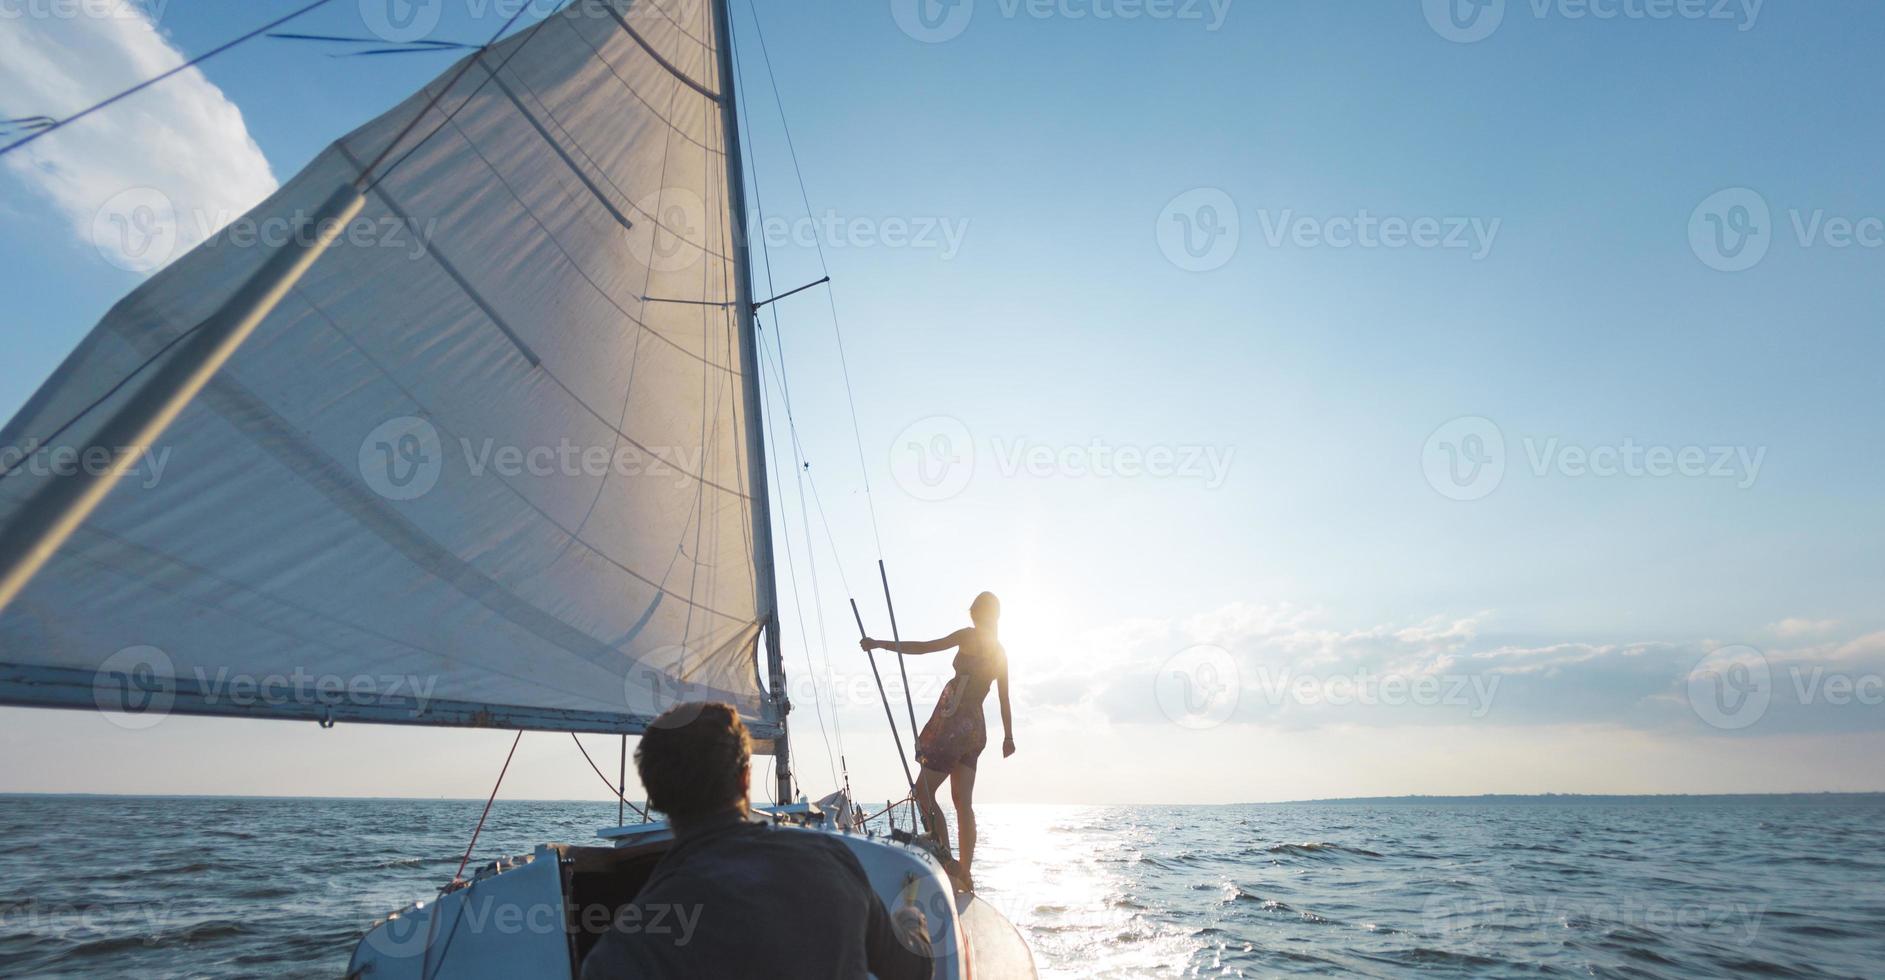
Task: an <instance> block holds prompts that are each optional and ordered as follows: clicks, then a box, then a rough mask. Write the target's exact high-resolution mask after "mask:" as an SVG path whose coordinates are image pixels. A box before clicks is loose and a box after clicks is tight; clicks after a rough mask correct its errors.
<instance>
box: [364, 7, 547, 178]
mask: <svg viewBox="0 0 1885 980" xmlns="http://www.w3.org/2000/svg"><path fill="white" fill-rule="evenodd" d="M528 9H530V4H527V3H524V4H518V5H517V10H516V12H514V13H512V14H511V15H510V18H509V19H508V20H506V21H504V23H503V25H502V26H500V27H499V28H498V29H497V31H496V32H495V33H493V34H492V35H491V39H490V40H489V41H486V42H484V46H483V47H480V48H479V49H478V50H476V51H473V52H472V53H471V54H470V55H468V56H466V58H465V60H464V61H463V63H461V64H460V65H459V66H458V70H457V71H456V72H453V73H452V77H451V79H450V80H449V81H447V82H446V83H445V85H444V86H443V87H441V88H440V89H439V90H438V92H437V93H435V94H434V95H432V96H431V97H430V98H428V99H427V100H426V103H425V106H424V107H423V108H421V109H420V110H419V111H418V113H417V114H415V115H414V116H413V117H412V120H411V121H410V122H408V123H406V125H405V127H404V128H402V129H401V130H400V131H399V133H398V134H397V135H395V136H394V137H393V138H392V140H391V141H390V142H388V143H387V144H386V146H384V147H383V148H381V150H380V153H379V155H378V156H376V157H374V158H373V160H372V161H371V162H369V163H368V164H367V165H366V166H365V167H362V168H360V174H359V176H357V177H355V178H354V186H355V187H357V188H359V189H360V191H361V192H362V193H365V192H367V191H370V190H373V189H374V188H377V187H378V186H379V185H380V183H381V182H382V181H384V180H385V179H386V178H388V177H390V176H392V173H393V171H395V170H397V169H399V165H400V164H402V163H405V162H406V161H407V160H408V159H411V157H412V155H413V154H414V153H417V152H418V151H419V148H420V147H422V146H424V145H425V144H426V143H428V142H430V141H431V139H432V137H434V136H437V135H438V134H439V133H440V131H442V130H444V128H445V127H446V125H447V124H449V123H450V122H451V121H452V120H454V119H456V118H458V114H459V113H460V112H462V111H464V108H465V107H466V106H468V105H470V104H471V100H472V99H475V98H477V97H478V93H480V92H482V91H484V87H485V86H486V85H489V84H491V79H493V78H496V77H497V72H498V71H502V70H503V69H504V67H505V66H506V65H509V64H510V63H511V59H512V58H515V57H517V55H518V54H519V53H521V52H522V51H523V50H524V47H525V45H528V44H529V43H530V41H531V38H534V37H536V36H537V28H539V27H542V26H543V25H544V24H546V23H548V22H549V17H546V18H544V19H543V20H541V21H538V22H537V23H536V24H534V25H532V26H531V28H530V30H529V31H528V32H527V33H528V34H529V35H530V36H529V37H526V38H524V40H523V41H522V42H521V43H519V44H518V45H517V47H515V48H513V49H511V53H510V54H507V55H505V56H504V61H503V62H502V63H501V64H499V65H498V66H497V69H495V70H492V69H491V68H490V66H489V65H486V66H485V68H486V70H487V71H488V72H489V74H488V75H486V76H485V79H484V81H482V82H479V83H478V87H477V88H474V89H472V90H471V94H469V95H467V96H465V101H463V102H460V103H458V108H456V109H453V110H452V111H451V112H449V113H447V114H446V116H445V121H444V122H442V123H439V124H438V125H437V126H434V127H433V128H432V131H431V132H429V133H427V134H425V135H424V136H422V137H420V138H419V141H418V142H416V143H414V144H412V148H411V149H408V150H407V151H406V152H404V153H402V154H400V155H399V159H397V160H394V161H393V162H392V163H391V164H389V165H388V166H387V168H386V170H385V171H384V172H382V173H381V174H380V175H379V176H378V177H375V178H373V179H372V180H368V179H367V178H368V177H369V176H370V175H371V174H372V173H373V170H374V168H375V167H378V166H379V165H380V164H382V163H385V162H386V158H387V157H389V156H391V155H392V153H393V151H394V150H396V149H398V148H399V143H400V141H401V140H404V139H405V138H406V137H407V136H408V135H410V134H411V133H412V131H413V130H414V129H416V128H418V126H419V121H420V120H422V119H424V118H425V117H426V116H428V115H431V114H432V110H433V109H435V108H438V104H439V100H441V99H443V98H445V96H446V94H447V93H449V92H450V91H451V90H452V87H453V86H455V85H457V84H458V81H459V79H462V78H464V77H465V73H466V72H468V71H470V70H471V66H472V64H473V63H478V64H483V60H484V53H485V52H486V51H489V50H490V49H491V46H492V45H494V44H496V43H497V40H498V38H500V37H503V36H504V32H505V31H508V30H510V29H511V25H512V24H515V23H517V18H519V17H522V16H523V15H524V11H526V10H528ZM561 13H562V10H561V9H560V8H559V9H558V10H556V11H554V12H552V13H551V14H550V15H549V16H550V17H556V16H559V15H560V14H561Z"/></svg>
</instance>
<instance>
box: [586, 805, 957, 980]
mask: <svg viewBox="0 0 1885 980" xmlns="http://www.w3.org/2000/svg"><path fill="white" fill-rule="evenodd" d="M931 965H932V964H931V962H930V960H929V958H928V957H926V956H924V955H922V954H920V953H918V952H916V951H914V950H911V949H909V948H907V947H905V946H904V945H903V944H902V943H901V942H899V941H898V940H897V937H896V933H895V931H894V930H893V928H892V926H891V921H890V916H889V914H888V913H886V912H885V911H884V906H883V903H882V902H880V901H878V898H877V893H876V892H874V891H872V890H871V886H870V881H869V879H868V878H867V877H865V874H864V866H863V865H862V864H860V863H858V860H857V856H856V855H855V854H852V853H851V849H850V848H848V847H846V846H845V845H844V843H843V842H841V841H838V840H835V839H832V838H830V837H828V836H826V835H824V834H818V833H807V832H795V831H788V830H780V829H777V828H775V827H773V826H771V825H770V824H766V823H756V822H751V821H749V820H748V819H746V818H745V817H743V816H741V815H739V814H736V813H732V812H729V813H727V814H726V815H724V816H722V817H716V818H711V819H710V820H708V821H707V822H706V823H704V824H703V825H701V826H698V827H693V828H689V830H688V832H687V833H686V834H684V835H682V836H681V837H680V838H679V839H678V840H677V841H676V842H675V844H674V846H673V847H671V848H670V849H669V850H668V852H667V854H666V855H664V856H663V857H662V858H661V862H660V863H659V864H657V865H656V866H655V870H654V872H653V873H652V874H651V875H650V876H649V878H648V883H647V884H646V885H644V886H643V887H642V890H641V892H640V894H638V895H636V896H635V901H634V902H633V903H631V904H630V905H628V906H625V907H624V908H623V909H622V910H621V913H620V914H618V915H617V916H616V917H615V920H614V922H613V924H612V926H611V928H610V930H609V932H608V933H607V934H606V935H604V936H603V937H602V938H601V939H600V940H598V941H597V943H596V946H595V948H594V949H593V950H591V951H590V953H589V956H588V958H587V959H585V960H584V961H583V969H582V977H583V980H630V978H635V980H640V978H648V977H688V978H693V977H701V978H711V980H723V978H724V980H739V978H744V977H766V978H781V980H790V978H798V977H803V978H806V980H863V978H864V977H865V975H866V973H867V972H868V973H872V974H875V975H876V976H877V977H878V978H879V980H906V978H907V980H914V978H922V977H929V976H931V975H932V970H931Z"/></svg>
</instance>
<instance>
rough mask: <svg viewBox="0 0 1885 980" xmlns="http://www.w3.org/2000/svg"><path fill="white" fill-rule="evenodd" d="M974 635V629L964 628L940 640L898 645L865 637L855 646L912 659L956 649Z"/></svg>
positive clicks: (906, 641)
mask: <svg viewBox="0 0 1885 980" xmlns="http://www.w3.org/2000/svg"><path fill="white" fill-rule="evenodd" d="M974 633H975V630H974V629H972V628H970V627H966V626H965V627H963V628H962V629H959V630H956V631H955V632H954V633H951V634H949V635H948V636H945V637H943V638H942V639H940V640H904V641H902V642H900V643H898V642H892V641H890V640H873V639H871V638H869V637H865V638H864V639H862V640H859V641H857V645H858V646H860V647H863V648H864V650H865V651H866V652H869V651H871V650H889V651H890V652H892V653H902V654H908V655H910V656H913V657H914V656H916V655H918V654H923V653H941V652H942V651H944V650H954V649H955V648H956V647H959V646H961V645H962V644H964V643H966V642H968V640H969V637H970V636H971V635H973V634H974Z"/></svg>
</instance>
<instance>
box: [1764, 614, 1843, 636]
mask: <svg viewBox="0 0 1885 980" xmlns="http://www.w3.org/2000/svg"><path fill="white" fill-rule="evenodd" d="M1771 628H1772V629H1773V631H1774V633H1775V634H1776V635H1779V636H1785V637H1790V638H1791V637H1800V636H1820V635H1822V634H1825V633H1831V632H1832V631H1833V630H1835V629H1838V628H1839V620H1837V619H1800V618H1797V617H1788V618H1786V619H1783V620H1781V621H1780V622H1778V623H1775V624H1774V625H1773V626H1772V627H1771Z"/></svg>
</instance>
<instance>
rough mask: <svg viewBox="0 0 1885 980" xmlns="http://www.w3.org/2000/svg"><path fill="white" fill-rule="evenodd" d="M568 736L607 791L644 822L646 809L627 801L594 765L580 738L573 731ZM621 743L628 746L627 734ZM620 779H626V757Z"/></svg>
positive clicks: (599, 768) (646, 817)
mask: <svg viewBox="0 0 1885 980" xmlns="http://www.w3.org/2000/svg"><path fill="white" fill-rule="evenodd" d="M569 737H570V738H571V739H572V740H574V741H575V742H576V751H578V752H581V753H582V754H583V761H584V762H587V763H589V768H591V769H594V770H595V771H596V775H597V776H601V777H602V785H604V786H608V787H609V792H611V793H614V794H615V797H616V799H617V800H619V801H620V802H622V803H624V804H626V805H627V806H628V808H629V809H630V810H633V811H635V813H636V815H637V816H639V817H641V819H642V821H643V822H646V821H647V820H648V811H646V810H643V809H642V808H641V807H638V806H636V805H635V804H633V803H629V802H628V795H627V793H626V792H625V790H618V789H616V788H615V787H614V786H611V785H610V784H609V777H608V776H606V775H604V774H603V772H602V767H600V766H598V765H596V760H594V759H592V758H590V757H589V750H588V749H586V748H584V747H583V740H582V739H580V738H576V733H575V732H570V733H569ZM622 745H623V748H624V749H626V748H627V746H628V736H627V735H624V736H622ZM622 781H623V782H624V783H626V782H627V781H628V763H627V761H626V759H624V761H623V763H622ZM616 812H617V813H620V812H621V811H619V810H618V811H616ZM617 819H620V818H619V817H618V818H617Z"/></svg>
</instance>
